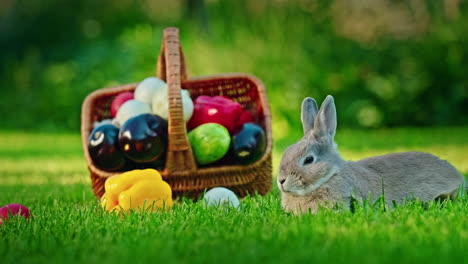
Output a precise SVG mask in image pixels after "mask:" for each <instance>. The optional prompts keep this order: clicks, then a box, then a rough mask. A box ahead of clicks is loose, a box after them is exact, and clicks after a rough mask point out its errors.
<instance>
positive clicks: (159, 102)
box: [152, 86, 193, 122]
mask: <svg viewBox="0 0 468 264" xmlns="http://www.w3.org/2000/svg"><path fill="white" fill-rule="evenodd" d="M180 92H181V95H182V104H183V106H182V107H183V109H184V120H185V122H187V121H188V120H189V119H190V118H191V117H192V114H193V101H192V98H190V93H189V91H187V90H185V89H182V90H181V91H180ZM152 109H153V114H155V115H158V116H160V117H162V118H164V119H167V118H168V117H169V107H168V99H167V86H166V87H165V89H164V88H163V89H159V90H158V91H156V93H155V94H154V97H153V104H152Z"/></svg>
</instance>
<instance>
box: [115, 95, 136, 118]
mask: <svg viewBox="0 0 468 264" xmlns="http://www.w3.org/2000/svg"><path fill="white" fill-rule="evenodd" d="M132 99H133V93H132V92H123V93H120V94H118V95H117V96H116V97H115V98H114V100H112V103H111V108H110V111H111V116H112V117H113V118H114V117H115V115H117V111H119V108H120V107H121V106H122V105H123V104H124V103H125V102H127V101H130V100H132Z"/></svg>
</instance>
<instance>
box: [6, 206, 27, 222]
mask: <svg viewBox="0 0 468 264" xmlns="http://www.w3.org/2000/svg"><path fill="white" fill-rule="evenodd" d="M16 215H18V216H22V217H24V218H26V219H28V218H29V209H28V208H26V206H24V205H21V204H7V205H5V206H3V207H2V208H0V225H1V224H3V222H4V221H7V220H8V217H10V216H16Z"/></svg>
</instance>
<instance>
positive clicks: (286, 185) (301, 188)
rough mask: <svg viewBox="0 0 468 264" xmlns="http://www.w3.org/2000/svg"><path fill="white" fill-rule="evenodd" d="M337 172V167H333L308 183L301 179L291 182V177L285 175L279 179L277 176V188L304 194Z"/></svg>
mask: <svg viewBox="0 0 468 264" xmlns="http://www.w3.org/2000/svg"><path fill="white" fill-rule="evenodd" d="M337 173H338V169H336V168H333V169H332V170H330V171H329V172H328V173H327V174H325V175H324V176H323V177H321V178H320V179H318V180H317V181H315V182H310V183H309V182H305V181H302V180H295V181H292V182H291V180H292V179H291V177H287V178H285V179H284V180H280V178H278V188H279V189H280V190H281V191H282V192H284V193H288V194H292V195H296V196H306V195H309V194H311V193H313V192H314V191H316V190H317V189H319V188H320V187H322V186H323V185H324V184H325V183H327V182H328V181H329V180H330V179H331V178H333V176H335V175H337Z"/></svg>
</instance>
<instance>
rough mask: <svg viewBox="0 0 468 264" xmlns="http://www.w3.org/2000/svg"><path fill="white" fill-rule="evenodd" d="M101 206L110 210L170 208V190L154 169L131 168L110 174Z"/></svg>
mask: <svg viewBox="0 0 468 264" xmlns="http://www.w3.org/2000/svg"><path fill="white" fill-rule="evenodd" d="M104 188H105V191H106V193H105V194H104V196H103V197H102V198H101V206H102V208H104V209H106V210H108V211H110V212H112V211H114V210H115V211H126V210H129V209H133V210H137V209H144V210H150V211H157V210H160V209H170V208H171V206H172V203H173V202H172V190H171V187H170V186H169V184H167V183H166V182H165V181H163V179H162V177H161V174H159V172H158V171H157V170H154V169H145V170H132V171H128V172H124V173H122V174H119V175H116V176H112V177H110V178H109V179H107V181H106V183H105V184H104Z"/></svg>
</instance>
